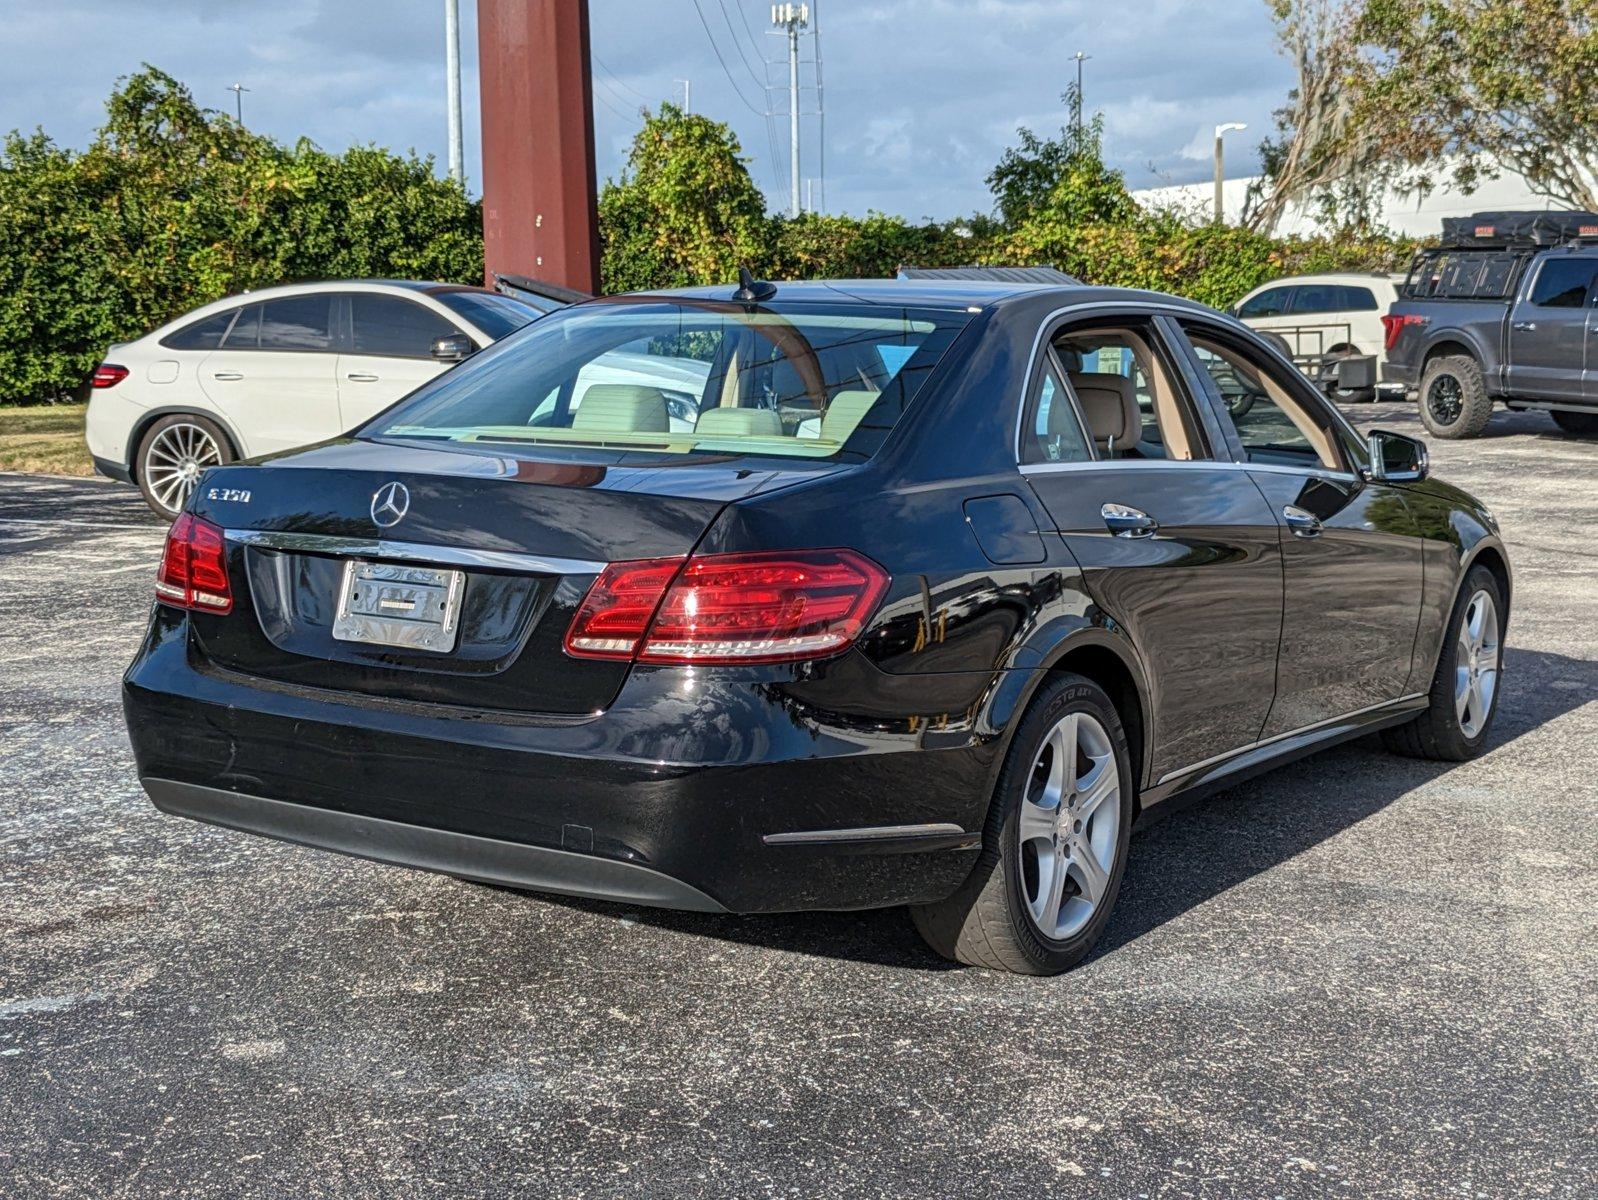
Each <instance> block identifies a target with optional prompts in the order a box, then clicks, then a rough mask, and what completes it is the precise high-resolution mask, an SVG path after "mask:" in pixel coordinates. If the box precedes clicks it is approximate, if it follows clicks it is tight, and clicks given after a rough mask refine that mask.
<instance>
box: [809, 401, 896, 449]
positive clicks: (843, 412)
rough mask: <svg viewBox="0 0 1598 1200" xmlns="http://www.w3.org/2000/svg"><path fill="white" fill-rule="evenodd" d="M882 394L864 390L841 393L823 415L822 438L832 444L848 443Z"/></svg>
mask: <svg viewBox="0 0 1598 1200" xmlns="http://www.w3.org/2000/svg"><path fill="white" fill-rule="evenodd" d="M881 394H882V393H881V392H868V391H866V390H865V389H863V388H862V389H858V390H854V391H842V392H839V393H838V394H837V395H836V396H834V397H833V398H832V403H831V404H829V405H827V411H826V412H824V413H822V414H821V436H822V437H824V438H826V439H827V440H828V441H832V442H847V441H848V440H849V435H850V434H851V433H853V432H854V431H855V426H857V425H859V424H860V422H861V421H862V420H864V419H865V415H866V413H868V412H870V411H871V406H872V405H873V404H875V403H876V402H877V397H878V396H880V395H881Z"/></svg>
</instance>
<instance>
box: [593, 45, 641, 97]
mask: <svg viewBox="0 0 1598 1200" xmlns="http://www.w3.org/2000/svg"><path fill="white" fill-rule="evenodd" d="M589 54H590V55H591V56H592V57H593V60H594V63H595V65H597V66H598V67H599V69H600V70H601V71H603V72H604V73H605V74H606V75H609V76H610V77H611V79H613V80H614V81H615V82H616V83H617V84H619V85H620V86H621V87H622V88H624V89H625V90H627V91H629V92H631V93H632V94H633V95H634V96H636V97H638V100H639V103H641V104H650V103H653V102H652V101H651V100H650V99H649V97H648V96H646V95H644V94H643V93H642V92H640V91H639V90H638V89H637V88H635V87H630V86H628V84H627V83H626V82H625V81H624V80H623V79H622V77H621V76H620V75H618V74H616V72H614V71H612V70H611V69H610V68H609V67H607V66H606V65H605V60H604V59H602V58H600V57H599V55H597V54H594V52H593V51H592V50H590V51H589ZM618 99H619V97H618Z"/></svg>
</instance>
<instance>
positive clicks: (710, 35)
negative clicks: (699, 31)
mask: <svg viewBox="0 0 1598 1200" xmlns="http://www.w3.org/2000/svg"><path fill="white" fill-rule="evenodd" d="M694 11H695V12H696V13H698V14H699V24H700V25H702V26H704V30H705V37H706V38H708V39H709V40H710V48H711V49H712V50H713V51H715V54H716V61H717V62H718V63H720V64H721V73H722V74H723V75H725V76H726V77H727V82H728V83H729V84H731V85H732V90H733V94H734V95H735V96H737V97H738V100H739V102H740V103H742V104H743V106H744V107H745V108H747V109H748V110H749V111H750V112H752V113H754V114H755V116H757V117H758V116H762V115H764V114H762V113H761V111H760V110H759V109H758V108H756V107H755V106H754V105H753V104H750V103H749V98H748V97H747V96H745V95H744V94H743V92H741V91H739V90H738V81H737V80H736V79H734V78H733V77H732V72H731V71H729V70H728V69H727V60H726V59H725V58H723V57H722V56H721V47H720V46H718V45H717V44H716V35H715V34H713V33H711V32H710V22H709V21H707V20H705V10H704V9H702V8H700V7H699V0H694Z"/></svg>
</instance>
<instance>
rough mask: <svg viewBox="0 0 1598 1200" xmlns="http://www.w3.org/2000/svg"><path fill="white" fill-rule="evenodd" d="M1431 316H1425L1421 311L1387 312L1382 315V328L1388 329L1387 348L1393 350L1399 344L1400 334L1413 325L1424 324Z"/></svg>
mask: <svg viewBox="0 0 1598 1200" xmlns="http://www.w3.org/2000/svg"><path fill="white" fill-rule="evenodd" d="M1430 319H1431V318H1429V317H1423V316H1421V315H1420V314H1419V313H1404V314H1402V315H1399V316H1395V315H1394V314H1392V313H1387V314H1385V315H1384V316H1383V317H1382V328H1383V329H1385V330H1386V331H1387V349H1389V350H1391V349H1392V348H1393V347H1394V346H1396V345H1398V335H1399V334H1401V333H1403V332H1404V330H1405V329H1406V328H1408V327H1409V326H1411V325H1424V324H1426V322H1427V321H1428V320H1430Z"/></svg>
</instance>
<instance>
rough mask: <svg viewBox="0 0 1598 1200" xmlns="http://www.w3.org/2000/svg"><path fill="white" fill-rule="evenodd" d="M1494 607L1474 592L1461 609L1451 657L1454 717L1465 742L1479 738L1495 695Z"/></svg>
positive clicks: (1488, 597)
mask: <svg viewBox="0 0 1598 1200" xmlns="http://www.w3.org/2000/svg"><path fill="white" fill-rule="evenodd" d="M1498 651H1499V646H1498V605H1497V604H1496V603H1494V601H1493V598H1492V596H1491V595H1489V594H1488V593H1487V592H1485V591H1482V592H1477V593H1476V594H1475V595H1474V596H1472V597H1471V598H1470V603H1469V604H1468V605H1466V606H1465V619H1464V620H1463V621H1461V622H1460V625H1459V645H1458V647H1457V650H1456V652H1455V655H1454V714H1455V715H1456V716H1457V717H1458V718H1459V728H1460V731H1461V732H1462V733H1463V734H1464V735H1465V736H1466V737H1468V738H1475V737H1478V736H1480V734H1481V731H1482V730H1483V729H1484V728H1486V726H1487V718H1488V717H1489V716H1490V715H1491V714H1492V711H1493V697H1494V696H1495V695H1496V694H1497V692H1498Z"/></svg>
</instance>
